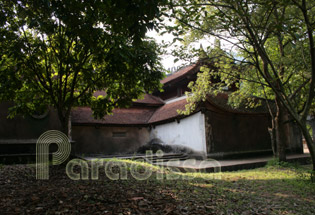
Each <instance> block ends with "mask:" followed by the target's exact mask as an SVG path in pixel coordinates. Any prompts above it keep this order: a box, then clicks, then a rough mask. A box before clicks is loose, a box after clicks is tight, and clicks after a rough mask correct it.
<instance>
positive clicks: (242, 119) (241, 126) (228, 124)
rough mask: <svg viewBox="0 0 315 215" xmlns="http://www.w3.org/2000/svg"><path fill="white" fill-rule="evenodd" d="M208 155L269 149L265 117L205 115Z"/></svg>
mask: <svg viewBox="0 0 315 215" xmlns="http://www.w3.org/2000/svg"><path fill="white" fill-rule="evenodd" d="M206 120H207V123H206V125H208V126H207V131H206V133H207V144H208V153H216V152H245V151H257V150H268V149H271V139H270V135H269V132H268V126H269V121H268V117H267V116H266V115H249V114H248V115H247V114H234V113H216V112H212V111H208V112H207V113H206Z"/></svg>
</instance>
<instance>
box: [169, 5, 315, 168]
mask: <svg viewBox="0 0 315 215" xmlns="http://www.w3.org/2000/svg"><path fill="white" fill-rule="evenodd" d="M172 10H173V11H172V14H173V17H174V18H175V19H176V20H177V22H178V25H177V26H176V27H175V28H174V29H173V30H180V31H187V30H189V29H194V30H195V32H196V31H198V32H199V36H205V35H206V36H214V37H216V38H219V39H221V40H223V41H225V42H228V43H230V44H232V46H233V47H234V49H235V50H238V51H241V52H243V54H244V53H245V54H246V55H245V56H246V58H244V59H242V62H243V63H247V64H249V65H251V66H253V67H254V68H255V71H257V74H258V77H259V80H262V83H264V84H266V85H267V86H268V87H269V88H270V89H272V92H273V94H274V97H275V103H276V106H277V113H276V117H275V119H276V125H275V126H276V128H277V131H278V132H277V142H279V141H282V140H283V139H284V137H283V135H284V132H283V128H284V127H283V124H284V123H283V121H284V119H285V118H286V112H287V113H288V114H290V117H291V118H292V120H294V121H295V122H296V123H297V124H298V125H299V127H300V129H301V131H302V133H303V135H304V137H305V139H306V142H307V145H308V148H309V150H310V154H311V157H312V161H313V168H314V170H315V144H314V143H313V140H312V138H311V135H310V133H309V131H308V129H307V126H306V119H307V116H308V114H309V111H310V108H311V106H312V103H313V101H314V96H315V92H314V86H315V46H314V33H313V32H314V28H315V20H314V17H313V15H312V14H314V2H312V1H308V0H300V1H298V0H289V1H282V0H277V1H268V2H266V1H261V0H222V1H215V0H213V1H212V0H209V1H205V0H202V1H195V0H191V1H190V0H187V1H173V5H172ZM271 43H273V44H274V46H273V47H272V46H270V45H268V44H271ZM287 44H289V45H287ZM293 51H294V53H293ZM295 53H300V54H299V56H303V57H304V59H307V60H306V61H305V62H306V63H305V64H304V65H303V67H304V68H303V69H301V66H300V64H301V62H297V61H296V58H295V57H294V56H293V55H294V54H295ZM243 56H244V55H243ZM288 57H293V59H295V61H293V62H292V61H287V58H288ZM236 60H237V59H236ZM307 62H310V64H311V66H309V65H308V64H307ZM292 63H293V65H292ZM294 67H295V68H297V69H296V70H293V71H292V70H291V71H290V68H294ZM293 77H299V79H302V80H303V79H305V80H304V82H302V83H300V82H295V81H294V80H293ZM296 99H298V100H299V101H300V102H298V103H297V102H295V100H296ZM280 145H281V146H283V145H284V144H280ZM278 150H284V149H283V148H282V149H278ZM280 159H283V158H280Z"/></svg>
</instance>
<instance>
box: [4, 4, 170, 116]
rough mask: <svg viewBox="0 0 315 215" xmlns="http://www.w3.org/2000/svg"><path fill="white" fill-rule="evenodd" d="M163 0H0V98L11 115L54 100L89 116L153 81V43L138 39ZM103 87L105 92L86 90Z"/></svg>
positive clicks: (156, 73)
mask: <svg viewBox="0 0 315 215" xmlns="http://www.w3.org/2000/svg"><path fill="white" fill-rule="evenodd" d="M164 3H165V1H158V0H154V1H150V3H149V2H147V1H143V0H132V1H111V0H108V1H100V0H93V1H74V0H69V1H57V0H53V1H45V0H44V1H42V0H38V1H33V0H32V1H28V0H26V1H1V6H2V9H1V12H2V13H1V15H2V16H1V19H0V30H1V32H3V33H4V34H2V36H1V40H0V48H1V55H2V58H1V61H0V63H1V64H0V66H1V67H0V71H1V75H0V98H1V100H10V101H14V102H15V106H14V107H12V108H11V109H10V116H12V117H13V116H15V115H16V114H27V113H32V112H34V111H38V110H41V109H44V108H45V107H47V106H48V105H49V106H53V107H55V108H56V109H57V110H58V114H59V118H60V119H61V121H66V119H67V118H68V116H69V114H70V111H71V108H72V107H73V106H78V105H86V106H91V107H92V110H93V112H94V116H95V117H103V116H104V115H105V114H108V113H110V112H111V110H112V109H113V108H115V107H122V106H128V105H130V103H131V100H132V99H135V98H137V97H139V96H140V95H141V94H143V93H145V92H151V91H153V90H155V89H156V88H159V86H160V83H159V80H160V79H161V78H162V73H161V66H160V65H159V63H158V62H159V57H158V54H159V48H158V47H157V45H156V44H155V42H154V41H152V40H148V39H145V38H144V36H145V33H146V31H147V30H148V29H153V28H154V27H156V19H155V18H156V17H158V16H159V13H160V7H161V6H162V5H163V4H164ZM99 90H104V91H105V92H106V95H105V96H100V97H98V98H96V97H94V96H93V94H94V92H96V91H99Z"/></svg>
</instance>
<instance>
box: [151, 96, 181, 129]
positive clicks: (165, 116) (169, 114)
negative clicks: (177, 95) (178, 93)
mask: <svg viewBox="0 0 315 215" xmlns="http://www.w3.org/2000/svg"><path fill="white" fill-rule="evenodd" d="M186 104H187V101H186V99H185V98H183V99H181V100H179V101H175V102H172V103H168V104H165V105H163V106H162V107H160V108H159V109H157V110H156V111H155V112H154V114H153V115H152V117H151V119H150V120H149V123H156V122H161V121H164V120H169V119H173V118H176V117H177V116H179V114H178V113H177V110H184V109H185V105H186Z"/></svg>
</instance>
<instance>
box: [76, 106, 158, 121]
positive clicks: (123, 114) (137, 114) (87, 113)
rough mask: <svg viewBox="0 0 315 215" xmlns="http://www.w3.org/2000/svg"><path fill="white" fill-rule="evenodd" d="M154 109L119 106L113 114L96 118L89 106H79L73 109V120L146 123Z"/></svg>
mask: <svg viewBox="0 0 315 215" xmlns="http://www.w3.org/2000/svg"><path fill="white" fill-rule="evenodd" d="M154 111H155V109H152V108H119V109H118V108H117V109H114V110H113V114H112V115H107V116H105V117H104V118H103V119H94V117H93V116H92V110H91V109H90V108H89V107H77V108H75V109H73V110H72V113H71V121H72V123H73V124H104V125H105V124H106V125H145V124H147V122H148V120H149V119H150V118H151V116H152V114H153V113H154Z"/></svg>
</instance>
